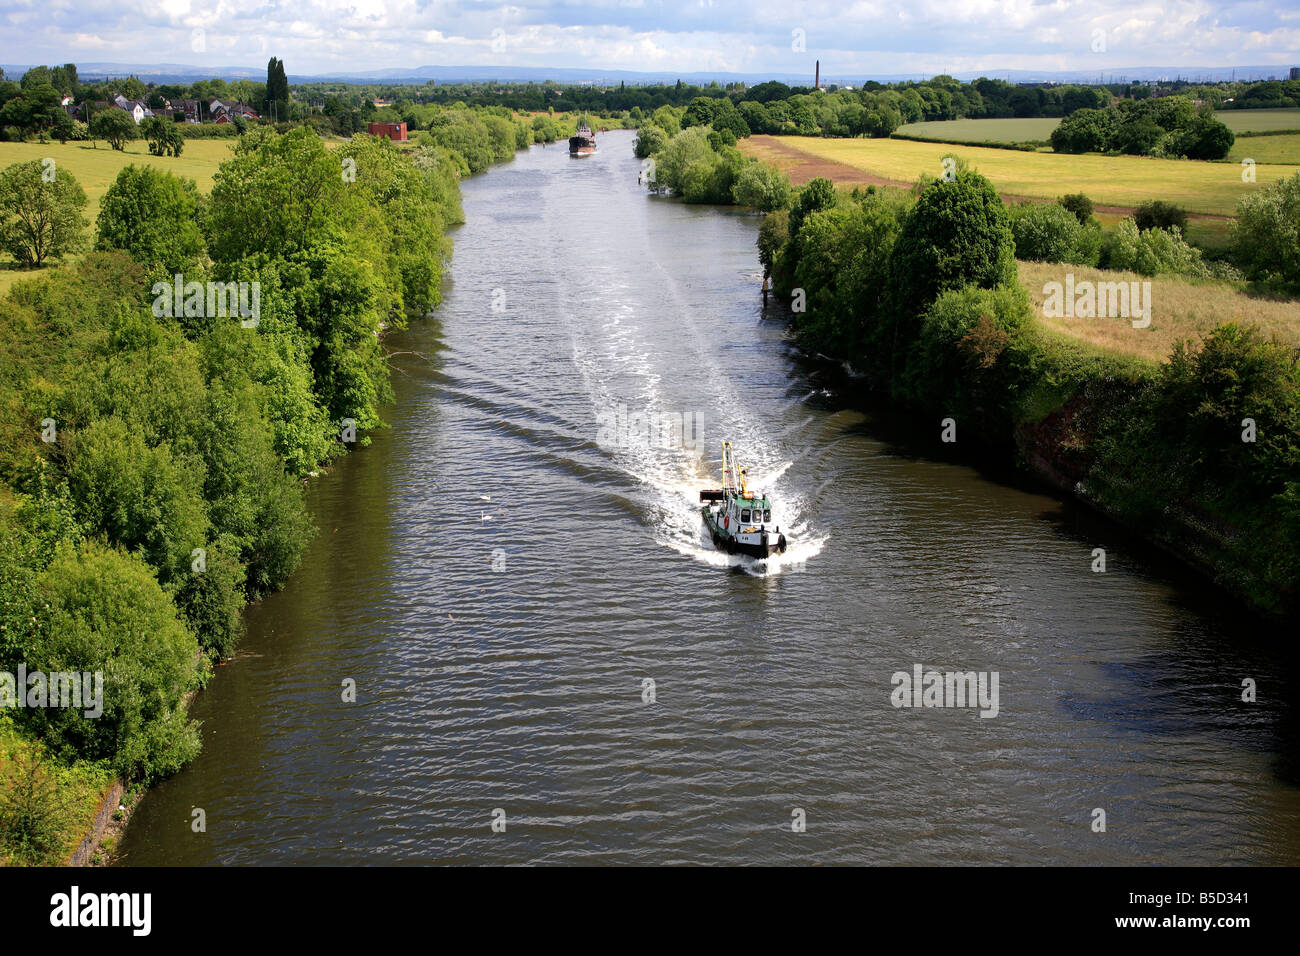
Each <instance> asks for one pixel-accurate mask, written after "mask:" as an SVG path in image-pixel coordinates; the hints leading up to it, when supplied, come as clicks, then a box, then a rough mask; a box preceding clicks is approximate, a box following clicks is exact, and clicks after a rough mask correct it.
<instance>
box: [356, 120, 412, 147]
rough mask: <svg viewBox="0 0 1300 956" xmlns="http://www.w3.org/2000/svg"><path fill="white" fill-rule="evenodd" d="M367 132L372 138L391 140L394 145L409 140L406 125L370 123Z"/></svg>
mask: <svg viewBox="0 0 1300 956" xmlns="http://www.w3.org/2000/svg"><path fill="white" fill-rule="evenodd" d="M366 132H367V133H369V134H370V135H371V136H383V137H385V138H387V139H391V140H392V141H393V142H394V143H405V142H406V141H407V138H408V137H407V135H406V124H405V123H370V124H369V126H368V127H367V129H366Z"/></svg>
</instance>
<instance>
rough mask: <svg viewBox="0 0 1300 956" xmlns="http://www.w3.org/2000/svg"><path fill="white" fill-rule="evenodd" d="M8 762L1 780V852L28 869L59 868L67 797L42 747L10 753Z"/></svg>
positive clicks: (37, 746) (36, 746)
mask: <svg viewBox="0 0 1300 956" xmlns="http://www.w3.org/2000/svg"><path fill="white" fill-rule="evenodd" d="M7 763H8V769H7V773H6V774H5V779H3V780H0V849H3V850H4V851H5V853H7V854H8V855H9V856H11V857H12V858H13V859H14V860H15V861H17V862H19V863H23V864H27V865H29V866H50V865H58V864H59V863H61V862H62V860H61V859H60V857H61V856H62V851H63V837H64V834H63V814H64V813H65V811H66V810H67V803H68V800H67V797H66V795H65V793H64V792H63V791H62V789H61V788H60V787H59V785H58V781H57V780H55V778H54V777H53V776H52V775H51V774H50V772H49V770H48V768H47V767H46V763H45V760H44V757H43V755H42V754H41V752H40V747H39V745H35V746H32V747H30V748H26V752H25V753H24V752H21V751H15V752H14V753H11V754H9V755H8V759H7Z"/></svg>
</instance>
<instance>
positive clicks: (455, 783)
mask: <svg viewBox="0 0 1300 956" xmlns="http://www.w3.org/2000/svg"><path fill="white" fill-rule="evenodd" d="M601 143H602V146H601V151H600V152H599V153H597V154H596V155H594V156H592V157H589V158H585V159H580V160H575V159H571V158H570V157H569V156H568V155H567V154H566V153H565V152H563V151H562V149H560V148H555V147H552V148H546V149H539V148H534V149H533V150H531V151H530V152H528V153H526V154H520V156H519V157H518V158H517V159H516V160H515V161H514V162H512V163H509V164H507V165H504V166H502V167H499V168H496V169H493V170H491V171H489V172H488V173H486V174H485V175H483V176H480V177H478V178H475V179H473V180H470V181H468V182H467V183H465V213H466V217H467V220H468V221H467V224H466V225H465V226H464V227H462V228H461V229H459V230H458V231H457V233H456V236H455V239H456V259H455V263H454V267H453V270H452V275H453V280H454V281H453V282H452V283H451V285H450V287H449V289H448V291H447V296H446V301H445V303H444V305H443V307H442V308H441V310H440V311H439V316H438V319H437V320H435V321H430V322H428V323H424V324H421V325H420V326H419V327H417V328H414V329H412V330H411V331H410V332H409V333H406V334H404V335H403V336H400V337H398V338H395V339H394V340H392V341H391V342H390V346H391V347H392V348H393V349H395V350H401V351H403V352H405V353H408V354H404V355H402V356H400V357H399V358H398V359H397V360H396V362H397V364H398V366H399V369H400V374H399V375H398V376H397V380H396V386H397V393H398V402H397V404H396V405H395V407H393V408H392V409H391V410H390V411H389V420H390V421H391V422H392V428H391V429H390V430H387V431H384V432H381V433H379V434H377V435H375V436H374V443H373V445H372V446H371V447H370V448H368V449H365V450H363V451H360V452H359V453H357V454H354V455H351V456H349V457H348V458H347V459H346V460H344V461H343V462H341V463H340V464H339V466H338V467H337V468H336V469H335V470H334V471H333V473H331V474H330V475H329V476H327V477H325V478H323V479H321V480H319V481H318V482H316V483H315V484H314V485H313V487H312V488H311V491H310V495H311V501H312V507H313V510H314V513H315V514H316V516H317V518H318V521H319V523H320V525H321V528H322V533H321V536H320V537H319V539H318V540H317V541H316V543H315V545H314V546H313V548H312V550H311V551H310V553H309V554H308V556H307V559H306V561H305V563H304V565H303V567H302V569H301V570H300V571H299V572H298V573H297V574H296V575H295V576H294V578H293V580H292V581H291V583H290V584H289V586H288V588H286V590H285V591H284V592H283V593H280V594H277V595H274V596H272V597H270V598H268V599H267V600H266V601H265V602H263V603H262V604H261V605H260V606H257V607H254V608H251V609H250V610H249V612H248V622H249V634H248V637H247V639H246V640H245V642H244V644H243V645H242V651H241V653H240V655H239V657H238V658H237V659H236V660H235V661H233V662H231V663H229V664H227V665H225V666H223V667H221V668H219V669H218V670H217V673H216V676H215V678H214V679H213V681H212V683H211V685H210V686H209V687H208V689H207V690H205V691H204V692H203V693H202V694H201V695H200V696H199V698H198V699H197V702H196V704H195V707H194V714H195V716H196V717H197V718H199V719H200V720H202V721H203V727H204V729H203V736H204V752H203V754H202V756H201V757H199V759H198V760H196V761H195V762H194V763H193V764H192V765H191V766H190V767H189V768H188V769H187V770H185V771H184V772H183V773H181V774H179V775H178V776H177V777H175V778H173V779H171V780H169V781H166V782H165V783H163V784H162V785H160V786H158V787H157V788H155V790H154V791H153V792H151V793H150V794H149V795H148V796H147V797H146V798H145V800H144V801H143V803H142V804H141V806H140V808H139V809H138V811H137V812H136V815H135V818H134V822H133V823H132V825H131V827H130V829H129V831H128V834H127V836H126V838H125V840H124V841H123V851H124V854H125V855H124V861H125V862H126V863H128V864H159V863H163V864H166V863H180V864H213V863H234V864H250V863H278V864H283V863H313V862H320V863H354V862H362V863H378V862H385V861H404V862H419V863H477V862H482V863H517V862H538V863H562V862H574V863H593V862H598V863H613V862H633V863H681V862H690V863H703V862H721V863H746V862H758V863H979V862H999V863H1005V862H1011V863H1040V862H1041V863H1047V862H1054V863H1089V864H1099V863H1104V864H1118V863H1229V862H1230V863H1296V862H1298V861H1300V793H1298V791H1297V786H1296V784H1297V779H1298V777H1300V774H1297V770H1296V765H1295V762H1294V761H1293V759H1292V757H1293V755H1294V753H1295V747H1296V740H1297V726H1296V717H1295V711H1294V709H1293V708H1291V707H1288V706H1284V705H1283V703H1282V702H1283V701H1285V700H1287V699H1288V698H1290V697H1294V695H1295V692H1296V688H1297V682H1296V678H1295V674H1294V672H1293V669H1292V666H1291V665H1290V664H1288V663H1286V662H1284V661H1283V660H1281V659H1280V658H1279V657H1277V656H1276V655H1274V654H1273V653H1272V652H1270V651H1269V650H1268V648H1269V647H1270V644H1271V642H1276V641H1277V640H1278V636H1277V635H1276V634H1269V633H1267V632H1265V631H1264V630H1263V629H1262V628H1259V627H1257V626H1253V625H1250V624H1249V623H1242V622H1241V620H1240V615H1239V614H1236V613H1235V612H1234V611H1232V609H1230V608H1224V609H1220V608H1219V607H1218V606H1217V599H1216V598H1215V597H1214V596H1213V595H1212V594H1206V593H1205V589H1204V588H1203V587H1201V586H1199V585H1198V584H1197V583H1196V582H1195V581H1191V580H1188V579H1186V578H1185V577H1183V576H1181V575H1179V574H1177V573H1176V572H1173V571H1172V570H1171V569H1169V568H1168V567H1167V566H1165V565H1164V564H1163V563H1162V562H1160V561H1159V560H1157V559H1154V558H1152V557H1151V556H1150V555H1148V554H1146V553H1145V552H1144V551H1142V550H1141V549H1136V548H1135V547H1134V546H1133V544H1132V543H1131V542H1129V541H1127V540H1126V539H1124V538H1123V536H1121V535H1118V534H1117V533H1116V532H1115V531H1114V530H1113V529H1112V528H1110V527H1109V526H1107V525H1105V524H1103V523H1100V522H1098V521H1096V520H1094V519H1091V518H1089V517H1088V516H1087V515H1082V514H1079V513H1077V512H1076V511H1075V510H1074V509H1072V508H1070V507H1067V506H1063V505H1062V504H1060V503H1059V502H1058V501H1056V500H1055V499H1054V498H1052V497H1049V496H1046V495H1044V494H1042V493H1039V492H1037V491H1036V490H1035V489H1033V488H1032V487H1020V486H1018V484H1023V483H1017V482H1015V481H1014V480H1008V478H1007V476H1000V475H999V476H992V477H986V476H984V475H982V474H981V473H979V472H978V471H976V470H975V469H973V468H971V467H968V466H966V465H962V464H958V463H954V462H952V461H947V460H944V455H943V453H942V451H940V449H939V448H936V447H935V446H934V445H932V444H929V439H930V438H931V437H933V436H928V435H927V436H921V435H919V434H917V429H918V425H917V423H916V422H915V421H909V420H907V419H906V418H901V417H896V416H891V415H888V414H885V413H881V412H871V411H868V412H861V411H854V410H851V409H850V408H849V407H846V404H847V403H846V402H845V401H843V400H837V399H836V398H835V397H834V394H839V393H838V392H836V393H834V394H833V393H832V392H831V391H830V390H829V389H828V388H826V384H827V383H826V382H825V381H823V373H822V372H820V371H818V370H816V369H811V368H807V367H804V366H803V365H802V364H801V363H800V360H799V359H798V357H797V356H796V355H795V354H794V353H793V352H792V351H791V350H790V348H789V347H788V346H787V345H786V344H785V342H784V340H783V323H782V322H781V320H780V318H779V316H778V315H777V314H776V312H775V310H773V312H772V313H771V314H765V313H764V311H763V309H762V307H761V301H760V297H759V296H758V294H757V288H758V279H757V270H758V266H757V261H756V255H755V249H754V237H755V226H756V221H755V219H754V218H753V217H752V216H749V215H746V214H744V213H741V212H738V211H735V210H724V209H703V208H699V207H688V206H684V205H681V204H679V203H676V202H670V201H666V200H663V199H658V198H655V197H651V196H647V195H646V193H645V192H644V191H643V190H642V189H641V188H639V187H638V185H637V181H636V180H637V171H638V168H639V164H638V162H637V161H636V160H635V159H634V158H633V156H632V154H631V134H630V133H624V132H617V133H610V134H603V135H602V137H601ZM855 404H861V403H855ZM622 409H626V413H627V414H628V415H633V416H634V415H637V414H641V415H649V416H654V420H656V421H659V420H663V419H665V418H668V417H670V416H677V418H678V420H679V421H680V418H681V416H683V415H685V416H687V421H688V429H687V433H688V434H687V437H688V438H698V439H699V441H698V443H694V442H687V443H686V444H698V447H686V448H683V447H675V448H645V447H643V446H637V445H635V444H633V445H628V446H625V447H620V446H618V445H617V444H613V443H611V441H610V435H609V434H607V433H605V434H602V427H603V426H604V427H606V428H608V425H609V424H610V420H609V419H608V418H602V417H601V416H602V415H605V416H610V415H612V416H614V419H615V420H616V421H617V416H618V415H619V414H620V412H621V410H622ZM934 430H935V432H936V433H937V430H938V425H937V423H935V429H934ZM614 438H616V439H617V438H618V435H615V436H614ZM723 439H730V440H732V441H733V442H735V444H736V447H737V450H738V452H739V453H740V454H741V455H742V456H743V457H744V459H745V461H746V463H747V464H748V465H749V466H750V469H751V474H752V475H754V476H755V477H756V478H757V479H758V480H757V482H756V483H757V484H759V485H761V486H763V487H766V488H768V489H769V490H770V492H771V494H772V496H773V498H774V499H775V501H776V502H777V506H778V513H777V515H776V518H777V520H778V521H779V522H780V523H781V524H782V529H783V530H784V531H786V533H787V535H788V536H789V537H790V539H791V541H792V545H793V547H792V550H791V552H790V554H788V555H787V556H786V557H785V558H783V559H781V560H778V561H773V562H770V563H768V564H755V563H754V562H752V561H749V560H748V559H740V558H727V557H726V556H724V555H720V554H718V553H716V552H715V551H713V550H712V548H711V547H710V546H709V545H708V543H707V541H706V539H705V537H704V534H703V528H702V525H701V523H700V521H699V515H698V511H697V510H696V509H697V508H698V504H697V502H696V501H695V500H694V499H695V497H697V491H698V489H699V488H700V487H702V486H704V485H706V484H716V482H717V478H716V473H717V457H718V455H717V448H718V443H719V442H720V441H721V440H723ZM678 444H679V445H680V444H682V443H680V442H679V443H678ZM1095 547H1105V548H1107V560H1108V570H1107V572H1106V573H1105V574H1094V573H1092V572H1091V570H1090V568H1091V565H1092V549H1093V548H1095ZM494 556H495V559H496V560H495V563H494ZM502 562H504V570H499V569H500V568H501V566H502ZM494 567H495V568H497V569H498V570H494ZM914 664H922V665H925V666H926V667H927V668H929V667H933V668H936V669H939V670H963V671H965V670H977V671H996V672H998V675H999V689H1000V712H999V714H998V716H997V717H995V718H991V719H981V718H980V717H979V716H978V715H977V713H976V712H975V711H974V710H972V709H917V710H909V709H896V708H894V707H893V706H891V703H890V693H891V691H892V689H893V686H892V684H891V675H892V674H893V673H894V672H895V671H909V672H910V671H911V669H912V667H913V665H914ZM1246 677H1250V678H1253V679H1255V680H1256V681H1257V682H1258V687H1259V698H1260V699H1259V701H1258V702H1256V703H1253V704H1247V703H1243V702H1242V701H1241V699H1240V696H1241V681H1242V679H1243V678H1246ZM647 678H648V679H651V680H653V682H654V702H653V703H646V702H645V701H644V699H643V689H644V687H645V684H644V683H643V682H644V681H645V680H646V679H647ZM346 679H352V680H355V681H356V684H357V689H358V691H357V696H358V699H357V702H356V703H355V704H345V703H343V702H342V701H341V699H340V697H341V694H340V687H341V684H342V682H343V681H344V680H346ZM196 807H201V808H203V809H204V811H205V813H206V817H207V832H206V833H201V834H195V833H193V832H192V830H191V826H190V823H191V813H192V810H193V809H194V808H196ZM1094 808H1102V809H1104V810H1105V811H1106V815H1107V817H1106V824H1107V826H1106V831H1105V832H1104V833H1098V832H1093V830H1092V822H1093V816H1092V811H1093V810H1094ZM497 809H500V810H503V811H504V813H505V822H506V829H505V832H503V833H495V832H493V830H492V828H491V826H490V825H491V823H492V819H493V811H494V810H497ZM796 809H800V810H802V811H803V812H804V814H805V816H806V821H807V829H806V832H802V833H795V832H792V829H791V823H792V820H793V819H794V817H793V816H792V814H794V812H795V811H796Z"/></svg>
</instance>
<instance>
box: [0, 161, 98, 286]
mask: <svg viewBox="0 0 1300 956" xmlns="http://www.w3.org/2000/svg"><path fill="white" fill-rule="evenodd" d="M85 206H86V194H85V192H84V191H83V190H82V188H81V184H80V183H78V182H77V180H76V179H75V178H73V176H72V174H71V173H69V172H66V171H64V170H61V169H59V168H58V167H57V166H56V165H54V164H53V163H52V161H44V162H42V161H39V160H32V161H30V162H26V163H15V164H14V165H12V166H8V167H6V168H5V169H3V170H0V248H3V249H4V250H5V251H6V252H8V253H9V254H10V255H12V256H13V257H14V258H15V259H17V260H18V262H19V263H21V264H22V265H24V266H36V267H38V268H39V267H40V266H43V265H44V264H45V262H46V261H47V260H48V259H51V258H55V259H57V258H59V257H61V256H65V255H67V254H69V253H72V252H77V251H79V250H80V249H82V248H83V246H84V244H85V236H84V235H83V233H84V232H85V229H86V225H87V221H86V217H85V216H83V215H82V214H81V210H82V209H84V208H85Z"/></svg>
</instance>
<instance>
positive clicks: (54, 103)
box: [0, 83, 69, 135]
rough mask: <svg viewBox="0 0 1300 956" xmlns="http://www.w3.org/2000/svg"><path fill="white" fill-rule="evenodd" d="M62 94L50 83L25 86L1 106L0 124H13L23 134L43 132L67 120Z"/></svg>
mask: <svg viewBox="0 0 1300 956" xmlns="http://www.w3.org/2000/svg"><path fill="white" fill-rule="evenodd" d="M61 101H62V96H61V95H60V93H59V91H58V90H56V89H55V88H54V87H53V86H51V85H50V84H49V83H42V84H39V85H32V86H24V87H23V89H22V92H20V93H19V94H18V95H17V96H14V97H11V98H10V99H8V100H6V101H5V104H4V106H2V107H0V126H12V127H14V128H15V129H17V130H18V131H19V132H20V133H22V134H23V135H30V134H32V133H42V132H44V131H47V130H50V129H53V128H55V126H56V125H65V124H61V121H60V119H59V117H60V116H61V117H62V118H63V120H67V119H68V118H69V117H68V114H67V113H66V112H65V111H64V109H63V106H62V105H61Z"/></svg>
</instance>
